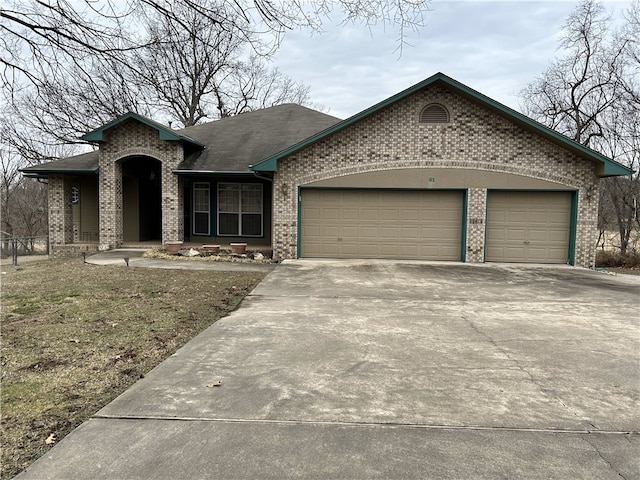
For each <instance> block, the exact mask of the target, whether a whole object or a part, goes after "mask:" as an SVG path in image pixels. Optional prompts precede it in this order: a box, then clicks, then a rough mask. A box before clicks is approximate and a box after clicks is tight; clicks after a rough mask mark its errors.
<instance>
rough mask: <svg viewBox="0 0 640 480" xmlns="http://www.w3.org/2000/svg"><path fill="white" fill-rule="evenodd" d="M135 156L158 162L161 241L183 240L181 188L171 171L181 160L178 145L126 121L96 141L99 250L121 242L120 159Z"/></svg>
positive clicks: (130, 121) (181, 155) (179, 145)
mask: <svg viewBox="0 0 640 480" xmlns="http://www.w3.org/2000/svg"><path fill="white" fill-rule="evenodd" d="M136 156H144V157H150V158H154V159H156V160H158V161H159V162H160V163H161V169H160V171H161V182H162V242H163V243H165V242H168V241H176V240H182V239H183V235H184V225H183V224H184V216H183V208H184V206H183V202H184V200H183V198H182V197H183V193H182V192H183V188H182V182H181V180H180V179H179V177H178V176H177V175H175V174H173V173H172V170H173V169H175V168H177V166H178V164H179V163H180V162H181V161H182V158H183V147H182V144H181V143H180V142H176V141H164V140H160V139H159V135H158V131H157V130H156V129H154V128H152V127H150V126H148V125H145V124H143V123H140V122H138V121H135V120H128V121H125V122H123V123H121V124H118V125H115V126H114V127H113V128H110V129H109V130H107V131H106V132H105V133H104V142H102V143H101V144H100V154H99V166H100V182H99V185H100V186H99V197H100V198H99V211H100V248H101V249H108V248H117V247H119V246H120V245H122V239H123V225H122V213H123V205H122V161H123V160H125V159H127V158H131V157H136Z"/></svg>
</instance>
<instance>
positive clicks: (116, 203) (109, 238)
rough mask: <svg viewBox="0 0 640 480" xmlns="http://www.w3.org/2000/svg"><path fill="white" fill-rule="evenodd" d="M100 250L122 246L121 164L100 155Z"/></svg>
mask: <svg viewBox="0 0 640 480" xmlns="http://www.w3.org/2000/svg"><path fill="white" fill-rule="evenodd" d="M99 185H100V187H99V195H98V197H99V205H100V248H101V249H108V248H118V247H119V246H120V245H122V238H123V233H122V164H121V163H120V162H109V161H107V159H106V158H105V155H102V152H101V154H100V180H99Z"/></svg>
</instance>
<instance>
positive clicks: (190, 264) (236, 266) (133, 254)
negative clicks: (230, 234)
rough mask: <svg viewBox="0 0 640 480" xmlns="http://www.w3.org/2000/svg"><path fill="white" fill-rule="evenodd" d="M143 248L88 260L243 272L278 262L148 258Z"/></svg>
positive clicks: (146, 266)
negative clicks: (126, 259) (127, 260)
mask: <svg viewBox="0 0 640 480" xmlns="http://www.w3.org/2000/svg"><path fill="white" fill-rule="evenodd" d="M146 251H147V250H146V249H142V248H118V249H115V250H108V251H105V252H100V253H96V254H94V255H91V256H89V257H87V259H86V262H87V263H91V264H93V265H115V266H120V267H126V266H127V262H126V261H125V258H128V259H129V266H130V267H143V268H166V269H173V270H218V271H243V272H254V271H258V272H264V271H270V270H273V269H274V268H275V266H276V264H273V263H251V262H246V263H245V262H212V261H204V260H196V259H189V258H186V257H182V258H176V259H175V260H167V259H163V258H146V257H144V253H145V252H146Z"/></svg>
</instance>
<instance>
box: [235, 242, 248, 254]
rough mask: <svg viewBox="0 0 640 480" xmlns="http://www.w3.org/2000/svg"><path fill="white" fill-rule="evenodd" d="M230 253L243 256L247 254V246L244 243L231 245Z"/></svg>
mask: <svg viewBox="0 0 640 480" xmlns="http://www.w3.org/2000/svg"><path fill="white" fill-rule="evenodd" d="M231 253H232V254H233V255H244V254H245V253H247V244H246V243H232V244H231Z"/></svg>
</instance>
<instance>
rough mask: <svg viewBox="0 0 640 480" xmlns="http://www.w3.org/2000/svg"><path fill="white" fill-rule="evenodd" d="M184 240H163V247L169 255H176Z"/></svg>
mask: <svg viewBox="0 0 640 480" xmlns="http://www.w3.org/2000/svg"><path fill="white" fill-rule="evenodd" d="M183 244H184V242H165V244H164V248H165V250H166V251H167V253H168V254H169V255H177V254H178V252H179V251H180V250H181V249H182V245H183Z"/></svg>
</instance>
